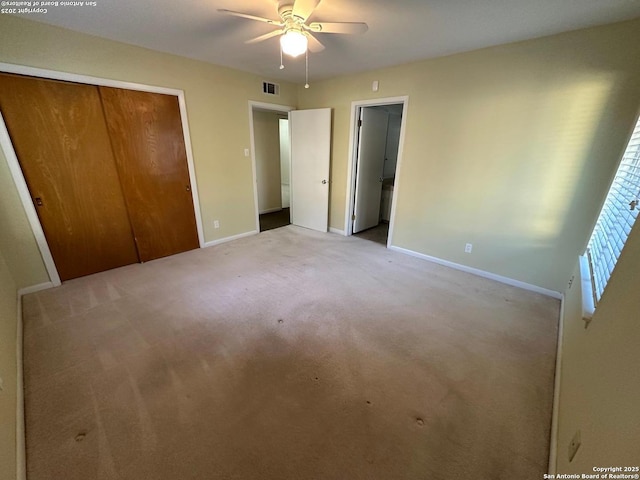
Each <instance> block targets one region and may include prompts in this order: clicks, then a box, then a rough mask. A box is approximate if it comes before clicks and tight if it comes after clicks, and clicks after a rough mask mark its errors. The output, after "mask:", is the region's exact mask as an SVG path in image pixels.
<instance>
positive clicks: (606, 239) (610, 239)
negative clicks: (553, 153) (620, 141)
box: [587, 119, 640, 304]
mask: <svg viewBox="0 0 640 480" xmlns="http://www.w3.org/2000/svg"><path fill="white" fill-rule="evenodd" d="M639 197H640V119H638V122H637V123H636V126H635V128H634V130H633V133H632V134H631V140H629V144H628V145H627V149H626V150H625V152H624V155H623V157H622V160H621V162H620V166H619V167H618V171H617V172H616V176H615V177H614V179H613V183H612V184H611V188H610V189H609V193H608V195H607V198H606V200H605V202H604V205H603V207H602V211H601V212H600V217H599V218H598V221H597V222H596V226H595V228H594V230H593V233H592V234H591V239H590V240H589V245H588V246H587V256H588V258H589V264H590V267H591V283H592V286H593V300H594V304H597V302H598V301H599V300H600V297H602V293H603V292H604V289H605V287H606V286H607V282H608V281H609V277H610V276H611V272H613V268H614V267H615V265H616V262H617V260H618V257H619V256H620V252H621V251H622V247H624V244H625V242H626V241H627V237H628V236H629V232H631V227H633V224H634V222H635V220H636V218H637V217H638V211H639V210H640V205H636V206H635V207H634V208H632V206H631V205H630V203H631V202H633V201H635V202H636V203H637V202H638V201H639V200H640V198H639Z"/></svg>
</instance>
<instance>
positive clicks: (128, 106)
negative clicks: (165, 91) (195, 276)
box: [99, 87, 199, 261]
mask: <svg viewBox="0 0 640 480" xmlns="http://www.w3.org/2000/svg"><path fill="white" fill-rule="evenodd" d="M99 88H100V95H101V96H102V103H103V107H104V112H105V118H106V121H107V125H108V129H109V135H110V137H111V144H112V146H113V152H114V156H115V160H116V165H117V168H118V172H119V174H120V181H121V184H122V189H123V192H124V196H125V199H126V202H127V208H128V211H129V216H130V218H131V224H132V227H133V231H134V235H135V238H136V243H137V246H138V252H139V254H140V259H141V260H142V261H148V260H153V259H154V258H159V257H164V256H167V255H173V254H175V253H179V252H184V251H187V250H192V249H194V248H198V247H199V242H198V234H197V228H196V219H195V213H194V208H193V197H192V196H191V183H190V180H189V170H188V167H187V154H186V149H185V145H184V136H183V131H182V122H181V120H180V109H179V106H178V99H177V98H176V97H174V96H171V95H162V94H158V93H148V92H139V91H133V90H123V89H119V88H109V87H99Z"/></svg>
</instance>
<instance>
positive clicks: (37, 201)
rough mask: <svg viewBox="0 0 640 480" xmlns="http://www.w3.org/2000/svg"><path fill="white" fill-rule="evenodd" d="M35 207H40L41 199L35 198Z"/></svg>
mask: <svg viewBox="0 0 640 480" xmlns="http://www.w3.org/2000/svg"><path fill="white" fill-rule="evenodd" d="M36 205H37V206H39V207H41V206H42V199H41V198H40V197H36Z"/></svg>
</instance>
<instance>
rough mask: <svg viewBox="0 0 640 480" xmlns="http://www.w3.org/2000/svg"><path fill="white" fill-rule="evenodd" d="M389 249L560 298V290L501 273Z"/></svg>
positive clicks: (403, 249)
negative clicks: (532, 283) (539, 285)
mask: <svg viewBox="0 0 640 480" xmlns="http://www.w3.org/2000/svg"><path fill="white" fill-rule="evenodd" d="M389 250H394V251H396V252H400V253H404V254H405V255H411V256H412V257H416V258H421V259H423V260H427V261H428V262H433V263H437V264H438V265H443V266H445V267H449V268H454V269H456V270H460V271H463V272H466V273H471V274H473V275H477V276H479V277H483V278H488V279H490V280H495V281H496V282H500V283H504V284H506V285H511V286H512V287H518V288H522V289H523V290H529V291H531V292H536V293H541V294H542V295H546V296H548V297H552V298H556V299H558V300H561V299H562V294H561V293H560V292H556V291H554V290H548V289H546V288H542V287H538V286H537V285H531V284H530V283H525V282H521V281H520V280H514V279H512V278H508V277H503V276H502V275H496V274H495V273H491V272H485V271H484V270H480V269H478V268H473V267H467V266H466V265H461V264H459V263H454V262H450V261H448V260H443V259H441V258H438V257H432V256H430V255H425V254H424V253H418V252H414V251H413V250H409V249H406V248H402V247H396V246H395V245H391V246H389Z"/></svg>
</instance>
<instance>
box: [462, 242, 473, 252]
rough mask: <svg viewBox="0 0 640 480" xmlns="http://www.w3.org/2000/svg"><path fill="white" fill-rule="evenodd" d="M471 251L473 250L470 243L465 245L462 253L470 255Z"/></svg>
mask: <svg viewBox="0 0 640 480" xmlns="http://www.w3.org/2000/svg"><path fill="white" fill-rule="evenodd" d="M471 250H473V245H472V244H470V243H467V244H466V245H465V246H464V253H471Z"/></svg>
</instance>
